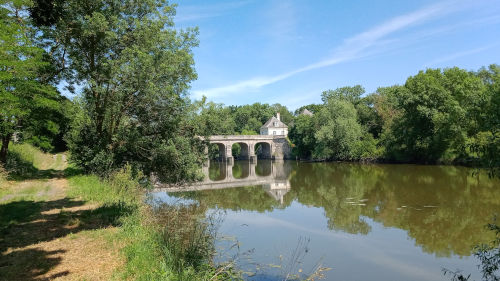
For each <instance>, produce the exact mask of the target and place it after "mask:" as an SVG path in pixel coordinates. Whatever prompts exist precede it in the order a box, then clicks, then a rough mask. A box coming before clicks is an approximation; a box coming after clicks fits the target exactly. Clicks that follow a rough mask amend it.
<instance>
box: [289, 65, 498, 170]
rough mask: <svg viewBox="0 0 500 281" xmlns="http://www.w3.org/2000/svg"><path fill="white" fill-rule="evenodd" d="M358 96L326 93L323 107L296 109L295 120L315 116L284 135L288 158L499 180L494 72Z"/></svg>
mask: <svg viewBox="0 0 500 281" xmlns="http://www.w3.org/2000/svg"><path fill="white" fill-rule="evenodd" d="M363 94H364V89H363V87H361V86H359V85H357V86H354V87H342V88H338V89H336V90H328V91H325V92H323V93H322V100H323V105H320V106H315V107H313V106H314V105H309V106H303V107H301V108H299V109H298V110H297V111H296V114H299V113H300V112H301V111H302V110H303V109H304V108H308V109H309V110H311V111H313V112H314V113H315V114H314V116H313V117H312V118H311V120H314V122H312V123H313V124H311V122H306V121H305V120H307V118H305V117H302V116H298V117H297V118H296V120H295V121H294V126H293V127H292V128H291V129H290V139H291V141H292V142H293V143H294V144H295V145H296V147H294V148H293V151H294V152H295V153H296V155H298V156H300V157H302V158H308V157H310V155H311V154H313V152H314V154H313V158H321V159H339V160H360V159H365V160H386V161H404V162H424V163H462V164H477V165H481V166H484V167H489V168H490V170H491V172H492V174H499V171H498V167H499V166H500V163H499V161H500V160H499V159H500V156H499V155H500V153H498V151H499V144H498V143H499V141H498V136H499V133H500V111H499V110H498V108H500V67H499V66H498V65H491V66H489V67H488V68H482V69H480V70H479V71H478V72H469V71H466V70H463V69H459V68H457V67H454V68H449V69H444V70H441V69H427V70H426V71H420V72H419V73H418V74H417V75H415V76H412V77H409V78H408V79H407V81H406V83H405V85H404V86H398V85H396V86H391V87H383V88H378V89H377V91H376V92H375V93H372V94H370V95H367V96H364V97H362V95H363ZM340 104H342V105H340ZM332 107H333V108H332ZM347 108H349V110H347ZM353 108H354V110H353ZM354 118H355V120H354Z"/></svg>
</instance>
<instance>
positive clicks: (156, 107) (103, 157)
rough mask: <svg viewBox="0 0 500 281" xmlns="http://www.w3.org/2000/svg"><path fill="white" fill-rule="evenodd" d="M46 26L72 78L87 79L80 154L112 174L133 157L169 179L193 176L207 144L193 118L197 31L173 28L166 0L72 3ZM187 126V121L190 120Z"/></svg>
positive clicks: (77, 143) (76, 152) (85, 163)
mask: <svg viewBox="0 0 500 281" xmlns="http://www.w3.org/2000/svg"><path fill="white" fill-rule="evenodd" d="M62 5H63V7H62V9H63V11H64V13H63V16H62V17H61V18H60V19H59V20H57V21H56V23H55V24H54V25H53V26H48V27H45V28H42V31H43V36H44V39H45V41H48V42H50V43H51V46H53V48H54V50H53V52H54V53H55V54H61V56H60V57H59V58H60V62H59V63H60V64H61V65H62V67H61V68H62V69H65V71H64V75H65V77H66V79H67V80H68V81H69V82H70V84H75V83H79V84H81V85H82V90H81V99H80V101H79V102H78V105H79V106H80V109H79V112H80V115H79V117H78V118H75V122H74V123H73V131H72V132H71V134H69V136H68V142H69V148H70V150H71V152H72V154H71V156H72V160H73V161H75V162H76V163H77V164H79V165H80V166H82V167H83V168H85V169H86V170H88V171H96V172H105V171H106V170H107V169H110V168H114V167H119V166H121V165H123V164H124V163H126V162H130V163H131V164H133V165H134V166H135V167H136V168H138V169H143V170H144V171H145V172H151V171H157V172H159V176H160V178H162V179H164V180H166V181H176V180H179V179H193V178H195V177H196V173H195V172H194V171H193V170H192V168H193V167H194V166H196V164H198V163H199V162H200V161H201V157H202V156H201V155H202V151H203V148H202V146H201V144H200V142H199V141H197V139H196V138H195V137H194V135H195V133H196V132H195V130H194V128H191V127H189V126H187V125H188V120H187V118H186V116H187V114H186V113H187V111H188V110H189V102H188V100H187V98H186V91H187V89H188V88H189V82H190V81H191V80H193V79H195V78H196V73H195V71H194V68H193V64H194V61H193V56H192V51H191V49H192V48H193V47H195V46H196V45H197V40H196V34H197V32H196V30H187V31H182V30H176V29H174V28H173V20H172V18H173V15H174V14H175V9H174V7H173V6H171V5H169V4H168V3H167V2H166V1H163V0H153V1H145V2H144V1H142V2H124V1H118V0H107V1H100V0H99V1H98V0H91V1H85V2H81V1H76V0H72V1H65V2H63V3H62ZM184 125H186V126H184Z"/></svg>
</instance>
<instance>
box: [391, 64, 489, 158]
mask: <svg viewBox="0 0 500 281" xmlns="http://www.w3.org/2000/svg"><path fill="white" fill-rule="evenodd" d="M482 91H483V88H482V84H481V81H480V80H479V78H477V77H476V76H474V75H473V74H472V73H469V72H467V71H465V70H461V69H458V68H452V69H446V70H444V71H441V70H440V69H428V70H427V71H425V72H424V71H421V72H419V73H418V74H417V75H415V76H413V77H410V78H408V80H407V81H406V84H405V86H404V87H403V88H399V89H398V90H397V92H396V93H397V94H396V96H397V100H398V107H399V108H400V109H401V110H402V114H401V117H400V118H399V119H398V120H397V122H396V123H395V126H394V128H393V130H394V131H393V134H394V137H395V138H396V139H397V140H396V144H395V145H396V146H397V147H398V149H399V150H400V151H401V152H402V154H403V155H405V156H406V157H407V160H413V161H424V162H436V161H438V160H453V159H456V158H458V157H464V155H465V153H466V151H465V144H466V140H467V136H468V135H469V134H470V133H472V132H476V131H477V123H478V120H477V119H476V118H475V116H476V115H477V113H475V112H477V110H478V108H479V107H481V103H477V100H479V101H481V98H480V97H481V95H482Z"/></svg>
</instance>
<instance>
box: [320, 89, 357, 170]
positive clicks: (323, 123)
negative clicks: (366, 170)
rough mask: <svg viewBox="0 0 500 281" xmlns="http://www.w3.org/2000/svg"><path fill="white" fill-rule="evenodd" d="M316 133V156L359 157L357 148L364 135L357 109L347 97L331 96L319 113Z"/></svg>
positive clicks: (331, 157)
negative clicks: (358, 120)
mask: <svg viewBox="0 0 500 281" xmlns="http://www.w3.org/2000/svg"><path fill="white" fill-rule="evenodd" d="M315 117H316V119H315V120H316V122H317V123H316V124H317V127H319V129H318V131H317V132H316V133H315V138H316V140H317V145H316V149H315V151H314V156H315V157H317V158H327V159H337V160H353V159H357V155H356V154H357V151H356V148H357V147H359V146H358V142H359V141H360V139H361V136H362V128H361V125H360V124H359V123H358V122H357V115H356V109H355V108H354V105H352V104H351V103H350V102H349V101H347V100H345V99H338V98H333V97H332V98H330V99H329V100H328V101H327V103H326V105H325V107H324V108H323V109H322V110H321V111H320V112H319V113H318V114H317V115H315Z"/></svg>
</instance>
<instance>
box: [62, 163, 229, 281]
mask: <svg viewBox="0 0 500 281" xmlns="http://www.w3.org/2000/svg"><path fill="white" fill-rule="evenodd" d="M139 178H140V175H139V177H133V176H132V169H131V168H130V167H129V166H125V167H124V168H123V169H121V170H120V171H117V172H115V173H113V174H112V175H110V176H109V177H108V178H107V179H100V178H98V177H97V176H93V175H85V176H74V177H71V178H70V179H69V183H70V190H69V195H70V196H73V197H80V198H82V199H85V200H88V201H91V202H95V203H100V204H103V205H115V206H116V205H119V206H123V208H124V209H127V210H133V211H132V212H128V213H126V214H124V215H123V216H122V217H121V218H120V229H121V231H119V233H118V234H117V237H116V238H117V239H119V240H120V242H121V243H123V244H124V245H125V246H124V247H123V249H122V252H123V254H124V256H125V259H126V263H125V266H124V268H123V269H122V270H121V271H120V272H119V275H120V277H121V278H123V279H127V280H129V279H130V280H174V281H175V280H193V281H194V280H196V281H198V280H234V279H235V278H234V277H237V276H236V275H234V274H232V272H231V270H230V269H227V268H223V270H222V269H221V268H220V267H219V268H217V267H215V266H214V265H213V264H212V263H211V260H212V257H213V253H214V237H215V228H214V227H213V226H215V224H214V223H212V222H210V221H207V220H205V219H203V216H202V214H203V213H202V212H201V211H202V210H200V209H197V208H194V207H188V206H180V205H178V206H170V205H165V204H160V205H155V207H151V206H150V205H148V204H146V203H145V192H144V188H143V187H141V186H140V184H139V183H138V179H139Z"/></svg>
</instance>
